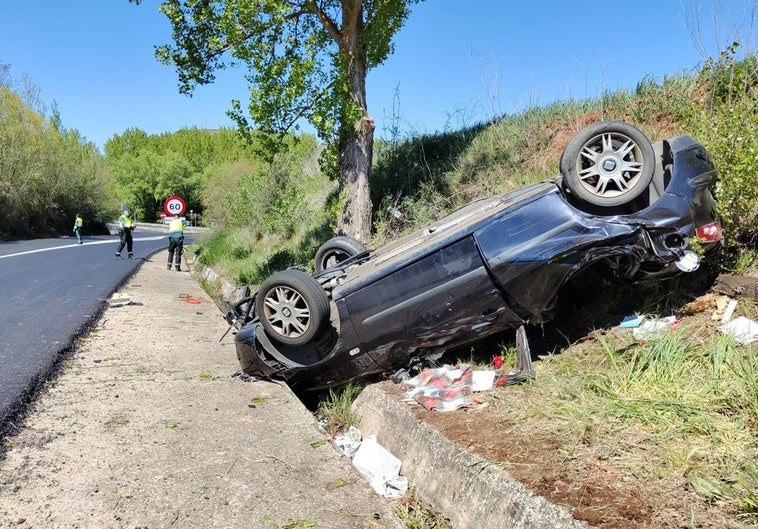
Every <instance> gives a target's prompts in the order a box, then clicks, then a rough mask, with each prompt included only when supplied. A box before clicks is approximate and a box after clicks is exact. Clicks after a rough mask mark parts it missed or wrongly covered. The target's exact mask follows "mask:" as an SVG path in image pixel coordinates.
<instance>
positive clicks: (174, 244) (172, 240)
mask: <svg viewBox="0 0 758 529" xmlns="http://www.w3.org/2000/svg"><path fill="white" fill-rule="evenodd" d="M183 248H184V237H169V238H168V267H169V268H171V261H174V266H175V268H176V269H177V270H179V269H180V268H181V265H182V249H183Z"/></svg>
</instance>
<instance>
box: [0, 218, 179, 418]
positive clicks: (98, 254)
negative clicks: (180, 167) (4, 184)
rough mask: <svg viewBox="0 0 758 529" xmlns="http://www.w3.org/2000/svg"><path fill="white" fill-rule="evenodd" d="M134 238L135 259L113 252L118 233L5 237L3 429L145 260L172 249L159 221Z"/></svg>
mask: <svg viewBox="0 0 758 529" xmlns="http://www.w3.org/2000/svg"><path fill="white" fill-rule="evenodd" d="M133 236H134V259H116V258H115V253H116V247H117V245H118V237H116V236H92V237H87V236H86V235H85V236H83V241H84V243H83V244H81V245H79V244H77V243H76V239H75V238H73V237H70V238H59V239H36V240H31V241H16V242H9V243H0V430H2V429H3V428H5V427H6V426H7V422H8V421H9V420H10V419H11V418H12V417H13V415H14V414H15V413H16V412H17V411H18V410H19V409H21V407H22V406H23V405H24V404H25V403H26V402H27V401H28V400H29V399H30V398H31V396H32V395H33V394H34V392H35V390H36V389H37V388H38V387H39V385H40V384H41V383H42V382H43V381H44V380H45V379H46V378H47V377H48V376H49V375H50V373H51V371H52V370H53V368H54V367H55V365H56V363H57V361H58V359H59V358H60V357H61V353H63V352H64V351H66V349H68V348H70V347H71V345H72V343H73V341H74V339H75V338H76V337H77V336H78V335H79V334H80V333H81V332H82V331H83V330H85V329H86V328H87V327H89V325H90V324H91V323H92V322H93V321H95V320H96V319H97V318H98V317H99V316H100V314H101V313H102V311H103V309H104V308H105V306H106V303H107V300H108V298H109V297H110V295H111V294H112V293H113V292H115V291H116V290H117V289H118V288H119V286H121V285H122V284H123V283H124V282H125V281H126V280H127V279H128V278H129V276H131V274H132V273H133V272H134V271H135V270H136V269H137V266H138V265H139V264H140V263H141V262H142V260H143V259H148V258H150V256H152V255H153V254H155V253H156V252H158V251H160V250H165V249H166V248H167V247H168V236H167V233H166V231H165V230H164V229H163V228H162V227H160V226H150V225H138V227H137V229H136V230H135V231H134V234H133ZM188 239H189V237H187V239H185V243H189V242H190V241H189V240H188ZM122 255H123V256H126V249H124V251H123V252H122ZM165 258H166V257H165V256H164V255H163V254H160V256H159V255H156V256H155V259H165Z"/></svg>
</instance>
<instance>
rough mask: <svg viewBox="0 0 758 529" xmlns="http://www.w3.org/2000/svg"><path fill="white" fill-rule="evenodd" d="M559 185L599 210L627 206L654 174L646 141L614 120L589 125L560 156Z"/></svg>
mask: <svg viewBox="0 0 758 529" xmlns="http://www.w3.org/2000/svg"><path fill="white" fill-rule="evenodd" d="M560 166H561V173H562V174H563V182H564V184H565V185H566V187H567V188H568V190H569V192H571V194H573V195H574V196H576V197H577V198H578V199H580V200H582V201H584V202H586V203H587V204H591V205H593V206H600V207H614V206H621V205H624V204H627V203H629V202H631V201H633V200H634V199H636V198H637V197H638V196H640V195H641V194H642V193H644V192H645V191H646V190H647V188H648V186H649V185H650V182H651V181H652V179H653V173H654V172H655V153H654V152H653V145H652V143H650V140H649V139H648V138H647V137H646V136H645V135H644V134H643V133H642V132H641V131H639V130H638V129H636V128H635V127H633V126H631V125H629V124H628V123H622V122H618V121H603V122H600V123H596V124H594V125H590V126H589V127H586V128H585V129H583V130H581V131H580V132H579V134H577V135H576V136H574V138H572V139H571V141H570V142H569V143H568V145H567V146H566V149H565V150H564V151H563V155H562V156H561V162H560Z"/></svg>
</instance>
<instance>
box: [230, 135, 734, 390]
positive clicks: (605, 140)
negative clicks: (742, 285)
mask: <svg viewBox="0 0 758 529" xmlns="http://www.w3.org/2000/svg"><path fill="white" fill-rule="evenodd" d="M560 169H561V174H560V175H559V176H558V177H556V178H555V179H553V180H549V181H546V182H543V183H539V184H535V185H531V186H528V187H526V188H523V189H520V190H518V191H515V192H512V193H508V194H506V195H502V196H495V197H492V198H486V199H482V200H477V201H474V202H472V203H471V204H469V205H468V206H466V207H464V208H462V209H460V210H458V211H456V212H455V213H453V214H451V215H450V216H448V217H446V218H443V219H442V220H440V221H438V222H436V223H434V224H432V225H430V226H428V227H427V228H425V229H423V230H420V231H417V232H415V233H412V234H410V235H407V236H405V237H403V238H401V239H399V240H396V241H394V242H393V243H391V244H389V245H387V246H385V247H383V248H380V249H378V250H376V251H371V252H369V251H366V250H365V249H364V248H363V246H362V245H361V244H360V243H358V242H357V241H355V240H353V239H350V238H348V237H335V238H334V239H331V240H330V241H327V242H326V243H325V244H324V245H322V246H321V248H319V250H318V252H317V254H316V263H315V270H316V272H315V273H314V274H313V275H311V274H308V273H305V272H304V271H302V270H299V269H288V270H285V271H282V272H278V273H276V274H274V275H272V276H271V277H269V278H268V279H267V280H265V281H264V282H263V284H262V285H261V287H260V289H259V290H258V291H257V292H256V293H255V294H254V295H251V296H249V297H245V298H244V299H242V300H240V301H239V302H238V303H237V304H236V305H235V306H234V307H233V309H232V311H231V312H230V314H229V315H228V319H229V321H230V323H232V324H234V325H235V326H236V327H237V329H238V332H237V333H236V335H235V344H236V349H237V357H238V359H239V362H240V365H241V368H242V371H243V372H244V373H246V374H248V375H252V376H257V377H263V378H274V379H280V380H285V381H286V382H287V383H288V384H289V385H290V386H291V387H292V388H293V389H299V390H305V391H308V390H319V389H324V388H328V387H336V386H341V385H343V384H345V383H347V382H349V381H351V380H353V379H356V378H361V377H366V376H368V375H373V374H379V373H386V374H391V373H393V372H395V371H397V370H399V369H401V368H405V367H407V366H408V365H409V364H412V363H418V362H419V361H423V359H425V358H433V357H435V356H439V354H440V353H442V352H445V351H449V350H451V349H453V348H458V347H460V346H463V345H467V344H471V343H473V342H475V341H478V340H481V339H482V338H484V337H486V336H489V335H492V334H494V333H497V332H500V331H503V330H505V329H508V328H516V327H519V326H521V325H523V324H539V323H542V322H546V321H549V320H550V319H551V318H552V317H554V315H555V309H556V304H557V301H558V299H559V298H560V297H561V296H562V295H564V292H565V291H566V286H567V285H569V284H570V283H571V282H572V281H573V280H574V279H576V278H577V277H579V276H580V274H584V275H587V271H590V272H591V274H589V275H590V276H592V277H595V276H598V277H600V276H604V277H612V278H615V279H618V280H621V281H627V282H635V281H645V280H657V279H662V278H667V277H672V276H674V275H676V274H681V273H687V272H692V271H694V270H695V269H696V268H697V267H698V265H699V263H700V258H701V256H705V258H707V257H708V256H709V254H711V253H713V252H714V251H715V250H716V249H718V248H719V247H720V245H721V240H722V233H721V226H720V223H719V221H718V218H717V215H716V207H715V202H714V198H713V196H712V194H711V190H710V189H711V187H712V184H713V183H714V182H715V179H716V171H715V168H714V166H713V164H712V162H711V160H710V158H709V157H708V154H707V153H706V151H705V149H704V148H703V147H702V146H701V145H700V144H699V143H698V142H696V141H695V140H694V139H692V138H691V137H689V136H678V137H673V138H670V139H667V140H663V141H659V142H656V143H655V144H652V143H651V142H650V141H649V140H648V139H647V137H645V135H643V134H642V133H641V132H640V131H639V130H637V129H636V128H634V127H632V126H631V125H628V124H626V123H621V122H600V123H596V124H594V125H591V126H589V127H587V128H585V129H583V130H582V131H580V132H579V133H578V134H577V135H576V136H575V137H574V138H573V139H572V140H571V141H570V142H569V144H568V145H567V147H566V149H565V151H564V152H563V155H562V157H561V160H560ZM695 241H697V242H695ZM694 248H697V249H698V252H695V251H693V249H694Z"/></svg>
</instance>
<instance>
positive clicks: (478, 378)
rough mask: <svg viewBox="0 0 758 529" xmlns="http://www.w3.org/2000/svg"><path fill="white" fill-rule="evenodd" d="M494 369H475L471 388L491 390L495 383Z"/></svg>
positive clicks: (474, 389)
mask: <svg viewBox="0 0 758 529" xmlns="http://www.w3.org/2000/svg"><path fill="white" fill-rule="evenodd" d="M496 374H497V373H495V372H494V371H474V372H473V373H471V390H472V391H474V392H476V391H489V390H491V389H492V386H493V385H494V384H495V375H496Z"/></svg>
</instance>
